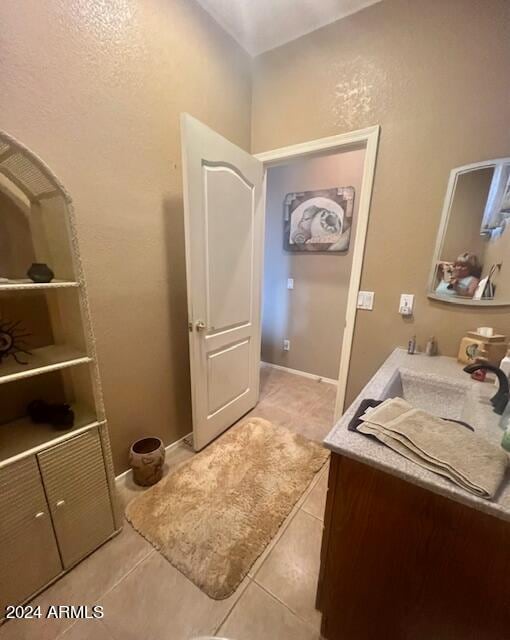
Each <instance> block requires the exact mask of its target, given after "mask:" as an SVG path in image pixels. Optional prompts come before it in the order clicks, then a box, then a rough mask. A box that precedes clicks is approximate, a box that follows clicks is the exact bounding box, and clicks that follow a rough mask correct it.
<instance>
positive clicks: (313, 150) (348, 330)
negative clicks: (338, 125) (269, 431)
mask: <svg viewBox="0 0 510 640" xmlns="http://www.w3.org/2000/svg"><path fill="white" fill-rule="evenodd" d="M181 120H182V150H183V182H184V189H183V192H184V210H185V236H186V275H187V289H188V329H189V347H190V370H191V383H192V384H191V391H192V407H193V446H194V448H195V450H196V451H198V450H200V449H202V448H203V447H204V446H206V445H207V444H208V443H210V442H211V441H212V440H214V439H215V438H216V437H218V436H219V435H220V434H221V433H223V432H224V431H225V430H226V429H228V428H229V427H230V426H232V425H233V424H234V423H235V422H236V421H237V420H239V419H240V418H241V417H242V416H243V415H245V414H246V413H247V412H249V411H250V410H251V409H253V408H254V407H255V406H256V405H257V400H258V399H259V373H260V371H259V368H260V367H259V365H260V345H261V298H262V296H261V280H262V271H263V252H264V218H265V206H264V193H265V186H266V183H267V180H268V172H269V171H270V170H271V169H272V168H273V167H277V165H282V164H289V163H291V162H292V161H298V160H300V159H303V158H304V159H306V158H308V159H311V157H312V156H320V155H328V154H334V153H335V152H346V151H355V150H358V149H363V150H364V156H363V162H362V164H363V176H362V180H361V185H360V187H359V190H360V193H359V202H358V215H357V222H356V234H355V238H354V240H353V243H352V258H351V272H350V277H349V278H348V283H349V284H348V290H347V302H346V306H345V308H346V310H345V328H344V331H343V338H342V349H341V356H340V368H339V375H338V385H337V393H336V403H335V410H334V417H337V416H338V415H340V413H341V412H342V409H343V405H344V399H345V387H346V382H347V372H348V367H349V360H350V352H351V343H352V337H353V332H354V320H355V315H356V301H357V294H358V288H359V283H360V278H361V267H362V260H363V251H364V245H365V236H366V230H367V223H368V211H369V204H370V196H371V192H372V183H373V175H374V168H375V157H376V151H377V140H378V136H379V127H371V128H369V129H365V130H361V131H356V132H352V133H348V134H342V135H339V136H332V137H330V138H322V139H320V140H315V141H311V142H307V143H304V144H299V145H294V146H292V147H286V148H282V149H276V150H274V151H269V152H267V153H263V154H259V155H258V156H255V157H254V156H252V155H250V154H248V153H247V152H246V151H244V150H242V149H240V148H239V147H237V146H236V145H234V144H232V143H231V142H229V141H228V140H226V139H225V138H223V137H222V136H221V135H219V134H218V133H216V132H215V131H213V130H212V129H210V128H209V127H207V126H205V125H204V124H203V123H201V122H199V121H198V120H196V119H195V118H193V117H192V116H190V115H189V114H183V115H182V118H181ZM325 215H326V217H327V216H329V214H328V212H325ZM326 222H327V224H330V221H326ZM307 231H309V230H307ZM339 313H342V312H339ZM343 322H344V320H343V319H342V318H339V320H338V323H339V325H340V326H341V325H342V324H343ZM332 370H333V369H332Z"/></svg>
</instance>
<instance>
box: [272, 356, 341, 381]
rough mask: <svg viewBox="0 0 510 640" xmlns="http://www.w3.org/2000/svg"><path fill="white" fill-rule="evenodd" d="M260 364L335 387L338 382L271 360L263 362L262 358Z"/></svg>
mask: <svg viewBox="0 0 510 640" xmlns="http://www.w3.org/2000/svg"><path fill="white" fill-rule="evenodd" d="M260 364H263V365H264V366H265V367H271V369H278V371H286V372H287V373H293V374H294V375H296V376H302V377H303V378H310V379H311V380H316V381H317V382H326V383H327V384H332V385H334V386H335V387H336V386H337V384H338V380H333V378H325V377H324V376H318V375H316V374H315V373H308V372H307V371H300V370H299V369H291V368H290V367H282V365H281V364H273V363H272V362H264V361H263V360H261V361H260Z"/></svg>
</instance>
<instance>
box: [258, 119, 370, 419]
mask: <svg viewBox="0 0 510 640" xmlns="http://www.w3.org/2000/svg"><path fill="white" fill-rule="evenodd" d="M380 130H381V127H380V126H379V125H374V126H372V127H367V128H366V129H358V130H357V131H350V132H347V133H341V134H338V135H334V136H328V137H326V138H318V139H317V140H309V141H308V142H301V143H298V144H293V145H290V146H287V147H280V148H278V149H272V150H271V151H264V152H261V153H255V154H253V155H254V156H255V158H257V159H258V160H260V161H261V162H262V163H263V164H264V181H265V182H266V183H267V170H268V169H269V168H270V167H274V166H277V165H281V164H285V163H286V161H288V160H296V159H298V158H306V157H307V156H310V155H317V154H318V152H320V151H329V152H330V151H347V150H349V148H353V147H354V148H359V147H360V146H362V147H364V148H365V160H364V163H363V176H362V181H361V192H360V197H359V206H358V222H357V227H356V237H355V239H354V246H353V253H352V265H351V277H350V279H349V289H348V293H347V310H346V313H345V325H344V335H343V340H342V352H341V355H340V365H339V371H338V385H337V394H336V404H335V421H336V420H338V419H339V418H340V416H341V415H342V413H343V411H344V404H345V395H346V390H347V378H348V374H349V365H350V361H351V352H352V342H353V338H354V327H355V323H356V311H357V302H358V291H359V288H360V284H361V275H362V271H363V257H364V253H365V244H366V238H367V230H368V220H369V216H370V203H371V199H372V191H373V185H374V175H375V165H376V160H377V149H378V145H379V134H380Z"/></svg>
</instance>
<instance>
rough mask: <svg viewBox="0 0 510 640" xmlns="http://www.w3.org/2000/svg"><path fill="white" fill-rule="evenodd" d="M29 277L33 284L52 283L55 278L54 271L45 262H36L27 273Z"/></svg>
mask: <svg viewBox="0 0 510 640" xmlns="http://www.w3.org/2000/svg"><path fill="white" fill-rule="evenodd" d="M27 276H28V277H29V278H30V280H32V282H38V283H43V282H51V281H52V280H53V278H54V277H55V274H54V273H53V271H52V270H51V269H50V268H49V267H48V265H47V264H45V263H44V262H34V263H33V264H32V265H31V267H30V269H29V270H28V271H27Z"/></svg>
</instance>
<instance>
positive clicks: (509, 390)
mask: <svg viewBox="0 0 510 640" xmlns="http://www.w3.org/2000/svg"><path fill="white" fill-rule="evenodd" d="M479 369H485V370H486V371H492V372H493V373H495V374H496V376H497V378H498V382H499V389H498V391H497V393H496V395H494V396H492V398H491V404H492V406H493V407H494V413H497V414H498V415H500V416H501V415H503V413H504V411H505V409H506V406H507V404H508V401H509V400H510V385H509V383H508V378H507V377H506V373H505V372H504V371H502V370H501V369H500V368H499V367H495V366H494V365H493V364H488V363H484V362H475V364H468V366H467V367H464V371H465V372H466V373H474V372H475V371H478V370H479Z"/></svg>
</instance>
